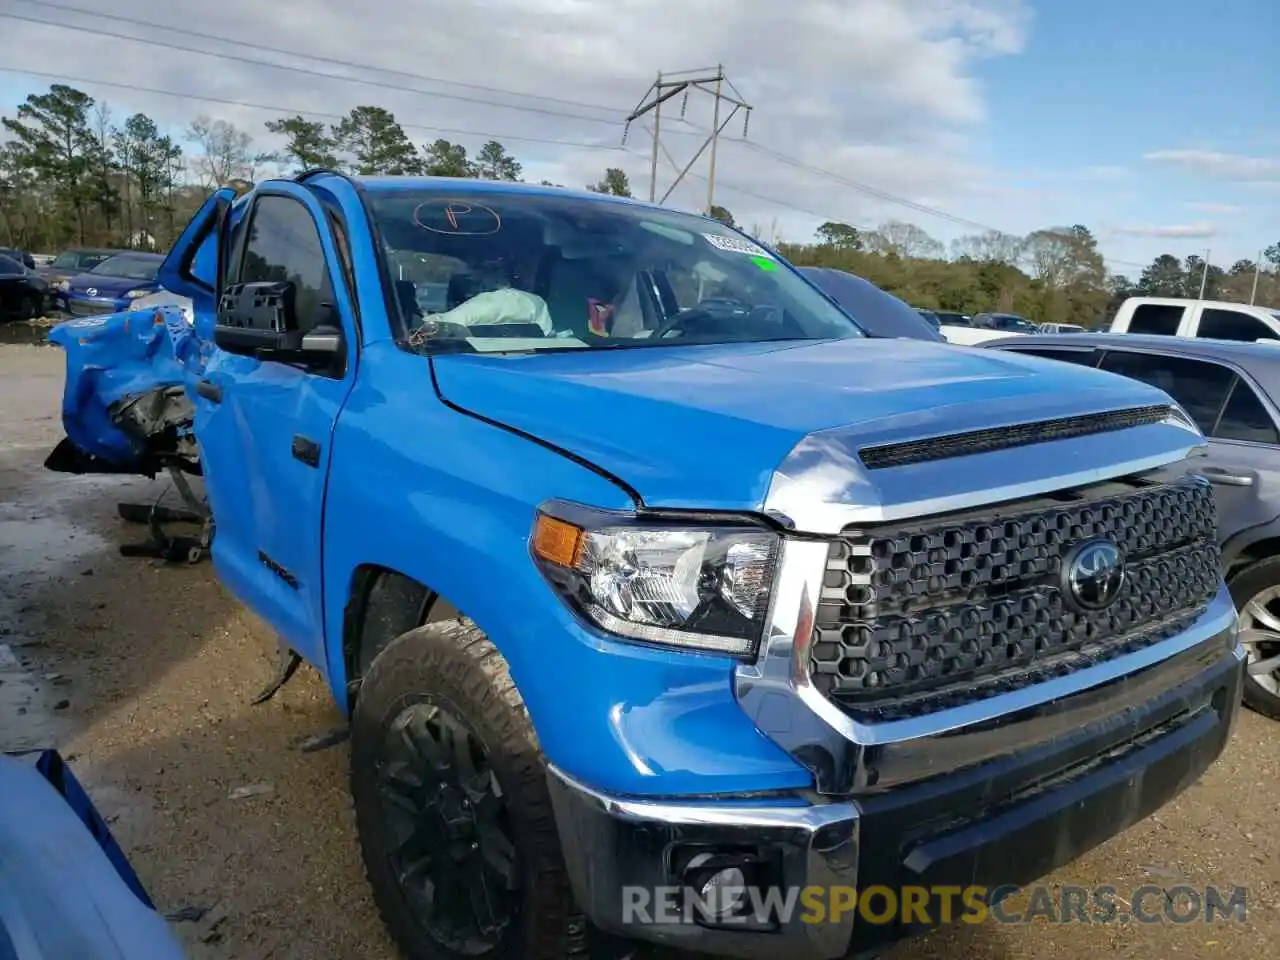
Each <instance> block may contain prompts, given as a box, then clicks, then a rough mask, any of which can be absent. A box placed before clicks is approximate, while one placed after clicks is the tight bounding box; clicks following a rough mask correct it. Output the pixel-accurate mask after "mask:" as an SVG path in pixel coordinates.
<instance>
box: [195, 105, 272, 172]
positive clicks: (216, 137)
mask: <svg viewBox="0 0 1280 960" xmlns="http://www.w3.org/2000/svg"><path fill="white" fill-rule="evenodd" d="M186 139H187V140H188V141H190V142H191V143H194V144H195V145H196V148H197V149H198V150H199V153H198V154H197V155H196V156H195V157H193V158H192V166H193V167H194V168H195V172H196V174H197V176H199V178H200V185H201V186H202V187H204V188H205V189H206V190H212V189H215V188H217V187H221V186H223V185H224V184H226V183H228V182H230V181H231V180H241V179H245V180H247V179H251V178H252V175H253V168H254V166H255V158H254V157H253V156H252V155H251V154H250V153H249V146H250V144H252V143H253V138H252V137H251V136H249V134H247V133H245V132H244V131H243V130H239V129H237V127H236V125H235V124H233V123H228V122H227V121H226V120H213V119H210V118H209V117H207V116H205V115H204V114H201V115H200V116H198V117H196V118H195V120H193V121H192V123H191V126H190V128H188V130H187V134H186Z"/></svg>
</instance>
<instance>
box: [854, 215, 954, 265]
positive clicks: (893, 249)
mask: <svg viewBox="0 0 1280 960" xmlns="http://www.w3.org/2000/svg"><path fill="white" fill-rule="evenodd" d="M864 242H865V244H866V246H867V249H869V250H871V251H872V252H874V253H896V254H897V255H898V256H900V257H904V258H907V259H921V260H924V259H938V258H941V257H942V255H943V253H944V252H945V250H946V248H945V247H944V246H943V245H942V244H941V243H939V242H938V241H937V240H935V239H933V237H931V236H929V234H927V233H926V232H925V231H923V230H921V229H920V228H919V227H917V226H916V225H915V224H914V223H904V222H902V221H901V220H888V221H886V222H884V223H882V224H880V226H879V227H877V228H876V229H875V230H873V231H871V232H870V233H868V234H867V235H866V236H865V237H864Z"/></svg>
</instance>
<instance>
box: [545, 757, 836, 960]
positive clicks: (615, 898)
mask: <svg viewBox="0 0 1280 960" xmlns="http://www.w3.org/2000/svg"><path fill="white" fill-rule="evenodd" d="M547 781H548V786H549V788H550V792H551V802H552V807H553V808H554V810H555V816H556V825H557V829H558V830H559V833H560V840H561V845H562V847H563V850H564V857H565V865H566V868H567V869H568V872H569V879H570V883H571V884H572V886H573V892H574V897H575V899H576V901H577V903H578V905H579V906H580V907H581V909H582V910H583V911H584V912H585V913H586V914H587V916H588V917H589V918H590V919H591V920H592V922H593V923H595V924H596V925H597V926H598V927H600V928H601V929H603V930H606V931H608V932H610V933H615V934H620V935H623V936H626V937H630V938H634V939H639V940H646V941H649V942H652V943H661V944H666V945H668V946H674V947H677V948H680V947H684V948H688V949H694V950H698V951H701V952H707V953H711V954H714V955H716V956H723V957H743V958H760V960H776V958H777V957H779V956H785V957H787V958H788V960H793V958H794V960H835V958H839V957H843V956H845V953H846V951H847V950H848V947H849V942H850V939H851V937H852V935H853V925H854V915H855V913H856V911H853V910H850V911H848V912H847V913H846V914H845V915H843V916H842V917H841V918H840V919H839V920H838V921H836V922H830V921H828V922H824V923H806V922H805V921H804V919H803V918H802V913H803V912H802V911H800V910H795V911H794V912H793V915H792V916H790V917H788V918H787V919H786V921H785V922H783V923H782V924H781V928H780V929H778V930H776V931H773V932H768V933H761V932H747V931H743V930H734V929H731V928H729V929H726V928H712V927H706V926H701V925H699V924H696V923H689V922H679V923H671V922H668V923H662V922H650V923H638V922H637V921H636V920H635V919H634V918H632V917H629V916H628V915H627V912H626V910H625V905H624V897H626V896H628V893H627V891H628V890H636V889H644V890H648V891H657V890H661V889H663V888H668V889H670V888H671V887H672V886H674V885H676V879H675V878H673V877H671V876H670V875H669V874H670V871H671V869H672V867H671V854H672V852H673V848H675V847H676V846H677V845H680V844H689V845H710V846H715V845H725V846H750V847H757V848H761V849H769V850H771V851H773V852H774V853H776V854H777V855H778V856H779V857H780V861H781V869H782V871H783V876H784V878H785V882H786V884H787V886H788V887H794V888H796V889H801V888H804V887H808V886H820V887H822V888H824V889H830V888H832V887H840V886H843V887H850V888H852V887H856V885H857V877H858V842H859V830H858V826H859V816H860V814H859V811H858V808H857V807H856V806H855V805H854V804H853V803H849V802H844V803H831V804H825V805H812V804H802V803H797V804H795V805H793V806H783V805H778V806H770V805H768V803H767V802H766V801H755V802H751V801H748V800H740V799H739V800H733V799H724V800H714V799H712V800H705V801H701V802H699V801H694V800H683V801H682V800H668V799H655V800H648V799H635V798H624V797H612V796H608V795H606V794H603V793H600V792H599V791H597V790H594V789H592V788H591V787H588V786H587V785H585V784H583V783H581V782H579V781H577V780H575V779H573V778H572V777H570V776H569V775H568V774H566V773H565V772H564V771H562V770H560V769H558V768H557V767H555V766H552V765H548V768H547Z"/></svg>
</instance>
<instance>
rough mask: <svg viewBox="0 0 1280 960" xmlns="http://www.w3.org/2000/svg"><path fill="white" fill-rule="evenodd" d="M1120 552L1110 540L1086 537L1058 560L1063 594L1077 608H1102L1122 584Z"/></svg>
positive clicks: (1116, 594) (1118, 590) (1109, 603)
mask: <svg viewBox="0 0 1280 960" xmlns="http://www.w3.org/2000/svg"><path fill="white" fill-rule="evenodd" d="M1124 579H1125V567H1124V554H1123V553H1122V552H1121V551H1120V548H1119V547H1118V546H1117V545H1116V544H1115V543H1114V542H1113V541H1111V540H1088V541H1086V542H1085V543H1082V544H1080V545H1079V546H1078V547H1076V548H1075V550H1073V551H1072V552H1071V553H1070V554H1069V555H1068V556H1067V557H1066V559H1065V561H1064V562H1063V564H1062V581H1063V582H1062V587H1063V591H1062V592H1063V594H1064V595H1065V597H1066V599H1067V600H1068V601H1069V602H1070V603H1071V605H1072V606H1074V607H1076V608H1077V609H1079V610H1084V611H1090V612H1092V611H1096V610H1105V609H1106V608H1107V607H1109V606H1111V604H1113V603H1115V600H1116V597H1118V596H1120V590H1121V588H1122V587H1123V586H1124Z"/></svg>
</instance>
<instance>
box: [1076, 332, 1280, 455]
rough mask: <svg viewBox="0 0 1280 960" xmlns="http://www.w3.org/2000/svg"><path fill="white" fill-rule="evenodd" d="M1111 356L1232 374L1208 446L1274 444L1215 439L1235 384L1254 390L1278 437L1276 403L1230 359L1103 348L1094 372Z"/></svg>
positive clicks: (1279, 418) (1279, 425) (1208, 433)
mask: <svg viewBox="0 0 1280 960" xmlns="http://www.w3.org/2000/svg"><path fill="white" fill-rule="evenodd" d="M1113 353H1123V354H1128V355H1137V356H1151V357H1162V358H1164V359H1167V360H1189V361H1191V362H1192V363H1205V364H1210V365H1212V366H1216V367H1221V368H1222V369H1224V370H1226V371H1227V372H1229V373H1231V374H1232V375H1233V376H1232V379H1231V382H1230V384H1229V385H1228V386H1227V392H1226V393H1224V394H1223V395H1222V402H1221V403H1220V404H1219V405H1218V412H1217V415H1216V416H1215V417H1214V419H1213V429H1212V430H1211V431H1206V433H1205V439H1206V440H1208V441H1210V442H1211V443H1233V444H1239V445H1241V446H1246V447H1263V448H1270V447H1272V446H1274V444H1270V443H1259V442H1258V441H1256V440H1237V439H1234V438H1231V437H1218V436H1215V435H1214V434H1215V433H1216V432H1217V430H1218V427H1219V426H1220V425H1221V423H1222V414H1223V413H1224V412H1225V411H1226V409H1227V404H1228V403H1229V402H1230V401H1231V396H1232V394H1233V393H1235V390H1236V387H1237V385H1239V384H1240V383H1241V382H1243V383H1245V384H1246V385H1247V386H1248V387H1249V389H1251V390H1252V391H1253V393H1254V396H1256V397H1257V398H1258V401H1259V402H1260V403H1261V404H1262V408H1263V409H1264V410H1265V411H1266V412H1267V416H1269V417H1270V418H1271V423H1272V425H1273V426H1275V427H1276V433H1277V435H1278V436H1280V407H1277V405H1276V403H1275V401H1273V400H1272V399H1271V396H1270V395H1269V394H1268V393H1267V392H1266V391H1265V390H1263V389H1262V387H1261V385H1260V384H1259V383H1258V381H1257V380H1255V379H1254V378H1253V377H1252V376H1251V375H1250V374H1249V373H1248V371H1246V370H1245V369H1244V368H1242V367H1241V366H1239V365H1238V364H1235V363H1232V362H1231V361H1229V360H1222V359H1219V358H1218V357H1200V356H1196V355H1194V354H1189V353H1180V352H1177V351H1173V350H1151V349H1142V350H1137V349H1133V348H1130V347H1105V348H1100V349H1099V356H1098V361H1097V363H1096V364H1095V366H1096V367H1097V369H1099V370H1103V369H1104V368H1103V366H1102V364H1103V363H1105V362H1106V358H1107V357H1108V356H1109V355H1111V354H1113ZM1105 372H1107V373H1111V372H1113V371H1110V370H1107V371H1105ZM1117 376H1124V374H1117ZM1173 399H1174V401H1175V402H1180V401H1178V398H1177V397H1174V398H1173Z"/></svg>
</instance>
